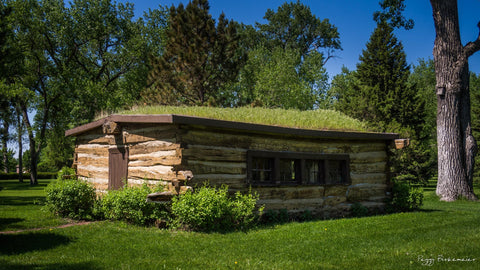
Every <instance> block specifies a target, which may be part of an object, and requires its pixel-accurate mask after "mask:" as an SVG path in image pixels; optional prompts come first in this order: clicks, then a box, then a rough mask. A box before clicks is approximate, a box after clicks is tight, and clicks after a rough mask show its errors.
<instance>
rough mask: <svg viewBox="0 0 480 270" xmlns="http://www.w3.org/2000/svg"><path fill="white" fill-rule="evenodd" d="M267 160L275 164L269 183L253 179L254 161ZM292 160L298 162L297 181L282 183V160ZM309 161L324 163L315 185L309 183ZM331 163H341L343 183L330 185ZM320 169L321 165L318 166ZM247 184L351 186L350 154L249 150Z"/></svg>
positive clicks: (296, 165)
mask: <svg viewBox="0 0 480 270" xmlns="http://www.w3.org/2000/svg"><path fill="white" fill-rule="evenodd" d="M254 158H265V159H271V160H272V162H271V164H273V168H272V173H271V177H270V180H269V181H260V180H255V179H253V170H255V168H253V159H254ZM281 159H285V160H292V161H294V162H298V163H297V164H295V165H294V167H295V168H297V167H298V169H295V179H294V181H281V180H280V170H281V166H280V160H281ZM307 160H313V161H319V162H320V161H321V162H322V163H323V165H322V166H323V168H322V169H323V171H322V172H323V173H322V176H321V175H318V176H317V177H318V180H317V181H316V182H315V183H308V182H307V179H306V177H307V175H308V172H307V167H306V162H307ZM329 161H340V162H341V163H340V166H341V170H342V174H343V175H342V176H341V179H344V180H343V181H342V182H336V183H330V182H331V181H329V179H328V175H329V174H328V173H329V171H328V170H329V166H328V162H329ZM318 167H319V168H320V163H319V165H318ZM319 171H320V169H319ZM247 184H249V185H251V186H336V185H349V184H351V181H350V156H349V155H348V154H320V153H310V152H290V151H263V150H248V151H247Z"/></svg>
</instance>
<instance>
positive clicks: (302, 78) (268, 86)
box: [230, 47, 328, 110]
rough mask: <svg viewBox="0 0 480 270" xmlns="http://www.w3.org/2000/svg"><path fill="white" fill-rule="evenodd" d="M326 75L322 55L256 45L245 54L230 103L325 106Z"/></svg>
mask: <svg viewBox="0 0 480 270" xmlns="http://www.w3.org/2000/svg"><path fill="white" fill-rule="evenodd" d="M327 81H328V75H327V73H326V70H325V68H324V67H323V56H322V54H320V53H318V52H316V51H313V52H310V53H309V54H308V55H306V56H305V57H303V58H302V57H301V55H300V53H299V52H298V51H297V50H294V49H283V48H281V47H275V48H274V49H273V50H269V49H267V48H265V47H259V48H257V49H254V50H252V51H251V52H250V53H249V54H248V60H247V63H246V64H245V66H244V68H243V69H242V70H241V72H240V76H239V81H238V82H237V83H235V84H234V85H233V86H232V87H231V89H234V91H235V93H234V95H233V97H232V101H231V102H230V104H233V105H235V106H242V105H250V104H253V105H257V106H258V105H261V106H264V107H268V108H285V109H300V110H311V109H314V108H315V107H317V108H318V107H322V108H323V107H326V106H327V105H326V104H325V101H326V100H327V99H326V97H325V96H326V89H327Z"/></svg>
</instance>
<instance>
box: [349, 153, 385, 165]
mask: <svg viewBox="0 0 480 270" xmlns="http://www.w3.org/2000/svg"><path fill="white" fill-rule="evenodd" d="M387 159H388V156H387V152H386V151H376V152H362V153H353V154H350V162H351V163H376V162H386V161H387Z"/></svg>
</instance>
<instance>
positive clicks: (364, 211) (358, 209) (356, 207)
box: [350, 202, 368, 217]
mask: <svg viewBox="0 0 480 270" xmlns="http://www.w3.org/2000/svg"><path fill="white" fill-rule="evenodd" d="M350 212H351V213H352V216H354V217H365V216H367V215H368V208H367V207H365V206H363V205H362V204H361V203H359V202H355V203H353V204H352V206H351V207H350Z"/></svg>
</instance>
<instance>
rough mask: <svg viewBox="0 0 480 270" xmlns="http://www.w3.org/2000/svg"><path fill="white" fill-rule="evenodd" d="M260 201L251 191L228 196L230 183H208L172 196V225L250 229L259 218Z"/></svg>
mask: <svg viewBox="0 0 480 270" xmlns="http://www.w3.org/2000/svg"><path fill="white" fill-rule="evenodd" d="M257 200H258V196H257V195H256V194H252V193H251V192H249V193H248V194H245V195H242V194H241V193H240V192H237V193H235V196H233V197H229V195H228V187H227V186H222V187H221V188H219V189H216V188H214V187H209V186H207V185H205V186H202V187H200V188H199V189H198V190H197V191H196V192H191V191H187V192H186V193H185V194H183V195H180V196H177V197H174V198H173V200H172V206H171V214H172V219H173V220H172V223H171V226H172V227H174V228H181V229H186V230H194V231H231V230H238V229H240V230H245V229H249V228H251V227H253V226H254V225H255V223H256V221H257V219H258V215H257V214H256V213H255V205H256V202H257ZM261 210H262V209H260V211H261Z"/></svg>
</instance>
